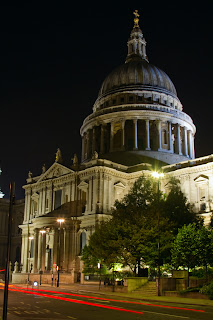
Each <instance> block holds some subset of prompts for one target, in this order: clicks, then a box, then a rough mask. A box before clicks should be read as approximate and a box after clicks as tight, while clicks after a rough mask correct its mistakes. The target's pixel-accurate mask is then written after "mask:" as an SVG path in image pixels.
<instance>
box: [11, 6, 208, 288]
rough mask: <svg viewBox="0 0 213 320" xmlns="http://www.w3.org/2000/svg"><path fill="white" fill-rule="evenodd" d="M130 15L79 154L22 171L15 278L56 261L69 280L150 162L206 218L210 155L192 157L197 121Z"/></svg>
mask: <svg viewBox="0 0 213 320" xmlns="http://www.w3.org/2000/svg"><path fill="white" fill-rule="evenodd" d="M134 14H135V19H134V26H133V29H132V31H131V33H130V37H129V39H128V42H127V46H128V52H127V56H126V60H125V62H124V63H123V64H122V65H120V66H119V67H117V68H116V69H114V70H113V71H112V72H111V73H110V74H109V75H108V76H107V77H106V78H105V80H104V81H103V83H102V85H101V88H100V90H99V93H98V97H97V99H96V101H95V103H94V105H93V110H91V111H92V112H91V114H90V115H88V116H87V117H86V119H85V120H84V122H83V124H82V126H81V128H80V134H81V139H82V154H81V160H78V158H77V156H76V155H74V157H73V163H72V165H71V166H69V167H68V166H66V165H64V164H63V158H62V154H61V151H60V150H59V149H58V150H57V153H56V159H55V162H54V163H53V164H52V166H51V167H50V168H48V169H46V168H45V167H43V168H42V173H41V175H39V176H36V177H34V176H33V175H32V174H31V172H29V175H28V179H27V183H26V185H25V186H24V187H23V188H24V189H25V210H24V220H23V223H22V224H21V225H20V226H19V227H20V228H21V230H22V249H21V264H22V269H21V273H20V272H19V273H18V272H17V273H16V271H17V270H15V271H14V273H13V281H14V282H19V281H23V277H24V276H26V275H27V273H29V272H30V273H31V274H33V275H36V274H39V272H40V273H41V272H42V273H43V277H44V278H45V275H46V281H50V280H48V275H50V276H51V273H52V272H53V273H55V272H57V271H56V269H57V266H58V265H60V267H61V269H62V270H63V273H62V274H61V277H63V279H62V281H65V282H68V283H73V282H76V281H77V279H78V277H79V274H80V273H81V271H82V262H81V259H80V253H81V249H82V248H83V247H84V245H85V244H86V243H88V241H89V238H90V235H91V234H92V233H93V232H94V230H95V227H96V225H97V223H98V222H99V221H100V220H102V219H108V218H109V217H110V214H111V212H112V208H113V205H114V202H115V200H116V199H118V200H120V199H122V197H123V196H124V195H125V194H126V193H128V191H129V190H130V188H131V187H132V185H133V183H134V182H135V181H136V179H138V178H139V177H140V176H141V175H144V176H149V175H150V174H151V172H152V171H153V170H156V168H157V169H159V170H161V172H164V176H163V177H162V178H161V181H160V187H161V189H162V191H163V192H166V188H167V187H166V186H167V182H168V180H169V179H170V178H171V177H176V178H177V179H179V180H180V182H181V188H182V191H183V192H184V194H185V195H186V196H187V198H188V201H189V202H190V203H191V204H194V207H195V210H196V212H197V213H198V214H200V215H201V216H203V218H204V220H205V223H206V224H208V223H209V221H210V217H211V213H212V199H213V155H210V156H205V157H202V158H195V150H194V138H195V133H196V127H195V125H194V123H193V120H192V119H191V117H190V116H189V115H188V114H186V113H185V112H184V108H183V105H182V104H181V101H180V100H179V98H178V96H177V92H176V89H175V86H174V84H173V83H172V81H171V79H170V78H169V76H168V75H167V74H166V73H165V72H164V71H162V70H161V69H159V68H158V67H156V66H154V65H153V64H151V63H149V60H148V57H147V54H146V41H145V39H144V36H143V33H142V31H141V29H140V26H139V15H138V12H137V11H135V12H134ZM59 231H60V232H59ZM59 237H60V239H59ZM59 240H60V241H59ZM59 242H60V254H59V250H58V244H59ZM59 259H60V261H59ZM49 279H50V278H49ZM81 279H83V277H81ZM78 280H79V279H78Z"/></svg>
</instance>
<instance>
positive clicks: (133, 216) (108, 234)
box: [89, 176, 172, 274]
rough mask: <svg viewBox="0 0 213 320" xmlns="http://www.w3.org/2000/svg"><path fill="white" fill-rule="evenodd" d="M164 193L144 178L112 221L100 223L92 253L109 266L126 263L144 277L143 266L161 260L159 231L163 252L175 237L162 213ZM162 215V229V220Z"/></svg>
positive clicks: (118, 206) (120, 205)
mask: <svg viewBox="0 0 213 320" xmlns="http://www.w3.org/2000/svg"><path fill="white" fill-rule="evenodd" d="M162 201H164V200H163V198H162V193H161V192H159V194H157V193H156V188H155V185H154V183H153V181H152V180H150V179H146V178H145V177H144V176H142V177H140V178H139V179H138V180H137V181H136V182H135V183H134V185H133V187H132V189H131V191H130V192H129V193H128V194H127V195H126V196H124V198H123V199H122V200H121V201H120V202H118V201H116V203H115V210H114V211H113V212H112V219H111V220H109V221H107V222H102V223H100V224H99V225H98V226H97V228H96V231H95V233H94V234H93V235H92V236H91V237H90V243H89V247H90V249H91V252H92V253H93V254H94V255H95V256H96V257H97V258H98V259H102V260H103V262H104V263H105V264H107V265H108V266H110V264H111V263H113V262H115V263H122V264H123V265H124V266H129V267H130V268H131V269H132V270H133V271H134V272H135V273H136V270H137V274H140V268H141V266H142V265H143V264H149V265H150V264H151V265H156V264H157V263H159V261H158V242H159V232H158V231H159V230H160V233H161V234H162V237H161V251H162V253H163V251H164V250H165V248H166V249H167V247H168V243H170V242H171V237H172V234H171V232H170V230H169V225H168V219H167V218H165V217H163V215H162V214H161V213H160V210H161V208H162V206H161V202H162ZM159 215H160V216H161V219H160V221H159V228H158V217H159Z"/></svg>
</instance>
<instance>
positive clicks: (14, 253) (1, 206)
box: [0, 199, 24, 276]
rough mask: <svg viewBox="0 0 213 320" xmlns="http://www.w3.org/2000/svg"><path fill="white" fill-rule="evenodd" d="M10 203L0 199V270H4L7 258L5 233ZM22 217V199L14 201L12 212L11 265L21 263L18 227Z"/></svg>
mask: <svg viewBox="0 0 213 320" xmlns="http://www.w3.org/2000/svg"><path fill="white" fill-rule="evenodd" d="M9 205H10V201H9V200H8V199H0V269H1V270H2V269H4V268H5V263H6V257H7V232H8V213H9ZM23 217H24V199H23V200H15V204H14V206H13V211H12V232H11V254H10V260H11V262H12V265H13V266H14V263H15V262H16V261H17V262H18V263H19V264H20V262H21V229H20V228H19V225H20V224H21V223H22V222H23ZM0 276H1V273H0Z"/></svg>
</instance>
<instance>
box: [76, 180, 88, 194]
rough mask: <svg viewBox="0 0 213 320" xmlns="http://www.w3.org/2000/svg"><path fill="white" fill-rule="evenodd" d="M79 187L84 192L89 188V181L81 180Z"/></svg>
mask: <svg viewBox="0 0 213 320" xmlns="http://www.w3.org/2000/svg"><path fill="white" fill-rule="evenodd" d="M78 188H79V189H80V190H82V191H84V192H86V191H87V189H88V183H87V182H86V181H81V182H80V183H79V185H78Z"/></svg>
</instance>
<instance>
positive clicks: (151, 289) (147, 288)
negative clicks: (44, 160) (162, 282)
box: [132, 281, 157, 296]
mask: <svg viewBox="0 0 213 320" xmlns="http://www.w3.org/2000/svg"><path fill="white" fill-rule="evenodd" d="M132 292H133V293H138V294H141V295H144V296H156V295H157V287H156V282H155V281H148V282H147V283H146V284H145V285H144V286H142V287H140V288H139V289H137V290H134V291H132Z"/></svg>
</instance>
